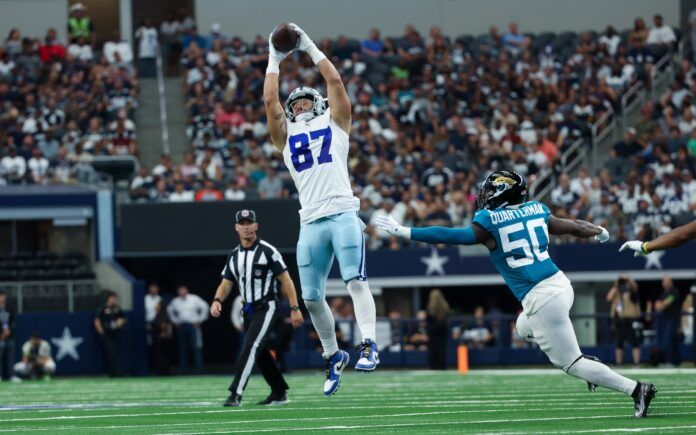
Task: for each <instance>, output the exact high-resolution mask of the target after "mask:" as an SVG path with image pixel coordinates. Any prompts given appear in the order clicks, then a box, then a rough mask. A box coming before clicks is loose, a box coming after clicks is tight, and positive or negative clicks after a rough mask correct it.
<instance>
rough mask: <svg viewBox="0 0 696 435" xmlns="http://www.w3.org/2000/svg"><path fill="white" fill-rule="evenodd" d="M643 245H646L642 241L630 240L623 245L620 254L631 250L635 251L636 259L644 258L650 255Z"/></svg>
mask: <svg viewBox="0 0 696 435" xmlns="http://www.w3.org/2000/svg"><path fill="white" fill-rule="evenodd" d="M643 245H644V243H643V242H642V241H640V240H630V241H628V242H626V243H624V244H623V245H621V247H620V248H619V252H623V251H626V250H628V249H630V250H632V251H635V252H634V253H633V256H634V257H642V256H643V255H648V253H647V252H645V250H643Z"/></svg>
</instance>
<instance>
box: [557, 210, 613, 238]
mask: <svg viewBox="0 0 696 435" xmlns="http://www.w3.org/2000/svg"><path fill="white" fill-rule="evenodd" d="M548 227H549V234H553V235H556V236H560V235H564V234H570V235H571V236H575V237H579V238H581V239H588V238H590V237H594V238H595V239H596V240H597V241H599V242H600V243H604V242H606V241H608V240H609V231H607V230H606V229H605V228H603V227H600V226H599V225H595V224H592V223H590V222H586V221H582V220H579V219H578V220H571V219H560V218H557V217H556V216H553V215H551V216H550V217H549V225H548Z"/></svg>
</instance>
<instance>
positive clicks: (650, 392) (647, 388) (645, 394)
mask: <svg viewBox="0 0 696 435" xmlns="http://www.w3.org/2000/svg"><path fill="white" fill-rule="evenodd" d="M636 390H637V394H636V396H635V397H634V398H633V408H634V409H635V410H636V412H634V413H633V418H645V417H647V416H648V407H649V406H650V402H651V401H652V400H653V397H655V393H657V389H656V388H655V386H654V385H653V384H640V383H639V384H638V388H636Z"/></svg>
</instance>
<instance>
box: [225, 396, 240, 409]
mask: <svg viewBox="0 0 696 435" xmlns="http://www.w3.org/2000/svg"><path fill="white" fill-rule="evenodd" d="M222 406H234V407H239V406H242V396H240V395H239V394H235V393H232V394H230V397H228V398H227V400H225V403H223V404H222Z"/></svg>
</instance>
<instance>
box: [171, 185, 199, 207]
mask: <svg viewBox="0 0 696 435" xmlns="http://www.w3.org/2000/svg"><path fill="white" fill-rule="evenodd" d="M194 199H195V195H194V193H193V191H192V190H185V186H184V183H183V182H181V181H179V182H178V183H176V185H175V186H174V192H172V193H170V194H169V201H170V202H193V200H194Z"/></svg>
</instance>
